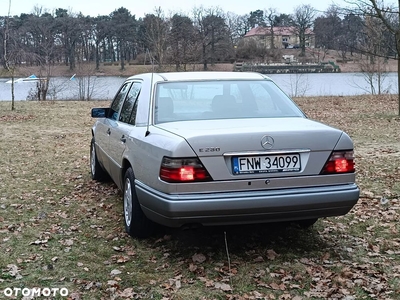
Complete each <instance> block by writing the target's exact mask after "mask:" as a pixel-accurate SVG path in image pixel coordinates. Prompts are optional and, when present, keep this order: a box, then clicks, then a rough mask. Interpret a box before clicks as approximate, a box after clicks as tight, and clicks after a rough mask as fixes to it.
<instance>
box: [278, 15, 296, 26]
mask: <svg viewBox="0 0 400 300" xmlns="http://www.w3.org/2000/svg"><path fill="white" fill-rule="evenodd" d="M292 25H293V19H292V16H291V15H288V14H280V15H279V16H276V18H275V26H278V27H289V26H292Z"/></svg>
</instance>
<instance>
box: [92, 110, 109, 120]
mask: <svg viewBox="0 0 400 300" xmlns="http://www.w3.org/2000/svg"><path fill="white" fill-rule="evenodd" d="M108 110H109V108H92V118H105V117H107V115H108Z"/></svg>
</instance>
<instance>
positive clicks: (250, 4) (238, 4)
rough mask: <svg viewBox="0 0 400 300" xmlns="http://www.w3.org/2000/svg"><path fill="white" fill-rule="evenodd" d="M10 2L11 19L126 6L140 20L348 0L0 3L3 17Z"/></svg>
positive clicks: (324, 6)
mask: <svg viewBox="0 0 400 300" xmlns="http://www.w3.org/2000/svg"><path fill="white" fill-rule="evenodd" d="M10 2H11V9H10V15H11V16H13V15H20V14H21V13H27V14H29V13H32V12H33V10H34V7H35V6H36V7H39V8H43V9H46V10H47V11H48V12H50V13H51V12H53V11H54V10H55V9H57V8H64V9H67V10H70V11H72V12H74V13H79V12H81V13H82V14H83V15H85V16H87V15H90V16H92V17H96V16H98V15H109V14H110V13H112V12H113V11H114V10H116V9H118V8H120V7H125V8H126V9H128V10H129V11H130V12H131V14H132V15H135V16H136V18H137V19H138V18H142V17H144V16H145V14H148V13H153V12H154V11H155V8H157V7H161V9H162V10H163V11H164V13H165V15H166V16H168V15H170V13H171V12H172V13H176V12H181V13H185V14H190V12H191V11H192V9H193V8H194V7H200V6H203V7H204V8H211V7H213V8H216V7H219V8H221V9H222V10H223V11H224V12H233V13H236V14H238V15H244V14H248V13H250V12H251V11H255V10H257V9H261V10H264V9H268V8H275V9H276V10H277V12H278V13H286V14H291V13H293V11H294V8H295V7H297V6H299V5H303V4H304V5H305V4H309V5H311V6H312V7H313V8H315V9H317V10H319V11H324V10H326V9H327V8H328V7H329V6H330V5H331V4H333V3H335V4H338V5H340V4H341V5H343V3H344V0H303V1H299V0H280V1H279V0H278V1H275V0H270V1H268V0H247V1H246V0H240V1H237V0H139V1H132V0H130V1H128V0H112V1H104V0H103V1H99V0H97V1H93V0H92V1H88V0H63V1H61V0H0V16H7V15H8V11H9V4H10ZM269 2H270V3H271V4H269ZM344 6H345V5H344Z"/></svg>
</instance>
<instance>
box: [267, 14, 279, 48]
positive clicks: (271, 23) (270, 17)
mask: <svg viewBox="0 0 400 300" xmlns="http://www.w3.org/2000/svg"><path fill="white" fill-rule="evenodd" d="M264 15H265V19H266V25H267V26H268V27H269V33H270V39H271V40H270V45H271V49H275V34H274V28H275V26H276V24H277V11H276V9H275V8H268V9H267V10H265V12H264Z"/></svg>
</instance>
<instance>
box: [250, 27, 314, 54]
mask: <svg viewBox="0 0 400 300" xmlns="http://www.w3.org/2000/svg"><path fill="white" fill-rule="evenodd" d="M273 35H274V39H273V40H274V48H280V49H286V48H299V45H300V39H299V35H298V33H297V32H296V28H295V27H273ZM243 38H244V40H245V41H246V40H247V41H248V40H250V39H253V40H255V41H256V42H257V44H261V45H263V46H264V47H265V48H266V49H271V48H272V45H271V27H261V26H257V27H254V28H252V29H251V30H250V31H249V32H247V33H246V35H245V36H244V37H243ZM306 47H309V48H314V47H315V33H314V32H313V31H312V30H311V29H307V30H306Z"/></svg>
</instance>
